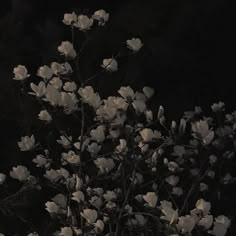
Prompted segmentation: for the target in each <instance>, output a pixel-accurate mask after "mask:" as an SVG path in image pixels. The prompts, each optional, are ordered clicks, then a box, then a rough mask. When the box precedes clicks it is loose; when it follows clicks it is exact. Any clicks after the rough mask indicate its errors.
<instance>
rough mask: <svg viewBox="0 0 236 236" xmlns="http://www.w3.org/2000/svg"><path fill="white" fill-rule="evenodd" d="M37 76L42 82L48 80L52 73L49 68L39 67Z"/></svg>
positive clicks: (45, 66)
mask: <svg viewBox="0 0 236 236" xmlns="http://www.w3.org/2000/svg"><path fill="white" fill-rule="evenodd" d="M37 75H38V76H39V77H41V78H43V79H44V80H49V79H51V78H52V76H53V71H52V69H51V68H50V67H49V66H47V65H44V66H41V67H39V69H38V71H37Z"/></svg>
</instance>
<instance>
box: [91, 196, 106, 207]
mask: <svg viewBox="0 0 236 236" xmlns="http://www.w3.org/2000/svg"><path fill="white" fill-rule="evenodd" d="M89 202H90V204H91V205H93V206H94V207H96V208H97V209H100V207H101V206H102V204H103V201H102V198H101V197H98V196H93V197H91V199H90V200H89Z"/></svg>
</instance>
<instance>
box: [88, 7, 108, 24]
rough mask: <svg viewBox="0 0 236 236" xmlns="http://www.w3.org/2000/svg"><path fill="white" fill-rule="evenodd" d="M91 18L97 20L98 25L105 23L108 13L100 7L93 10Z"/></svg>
mask: <svg viewBox="0 0 236 236" xmlns="http://www.w3.org/2000/svg"><path fill="white" fill-rule="evenodd" d="M92 18H93V19H94V20H97V21H98V25H105V23H106V22H107V21H108V20H109V13H107V12H106V11H105V10H103V9H100V10H97V11H95V12H94V14H93V16H92Z"/></svg>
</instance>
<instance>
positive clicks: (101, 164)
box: [94, 157, 115, 173]
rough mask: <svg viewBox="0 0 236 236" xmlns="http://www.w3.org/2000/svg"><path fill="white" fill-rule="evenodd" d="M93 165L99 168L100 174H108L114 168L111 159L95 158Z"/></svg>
mask: <svg viewBox="0 0 236 236" xmlns="http://www.w3.org/2000/svg"><path fill="white" fill-rule="evenodd" d="M94 164H95V165H96V166H97V167H98V168H99V170H100V172H101V173H104V172H109V171H111V170H112V169H113V168H114V167H115V163H114V161H113V160H112V159H111V158H104V157H101V158H97V159H96V160H94Z"/></svg>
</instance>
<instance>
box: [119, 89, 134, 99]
mask: <svg viewBox="0 0 236 236" xmlns="http://www.w3.org/2000/svg"><path fill="white" fill-rule="evenodd" d="M118 93H119V94H120V95H121V96H122V97H123V98H124V99H126V100H127V99H128V98H131V99H134V96H135V94H134V90H133V89H132V88H131V87H130V86H127V87H123V86H122V87H120V89H119V90H118Z"/></svg>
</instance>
